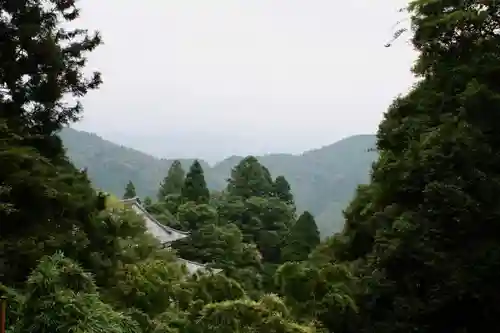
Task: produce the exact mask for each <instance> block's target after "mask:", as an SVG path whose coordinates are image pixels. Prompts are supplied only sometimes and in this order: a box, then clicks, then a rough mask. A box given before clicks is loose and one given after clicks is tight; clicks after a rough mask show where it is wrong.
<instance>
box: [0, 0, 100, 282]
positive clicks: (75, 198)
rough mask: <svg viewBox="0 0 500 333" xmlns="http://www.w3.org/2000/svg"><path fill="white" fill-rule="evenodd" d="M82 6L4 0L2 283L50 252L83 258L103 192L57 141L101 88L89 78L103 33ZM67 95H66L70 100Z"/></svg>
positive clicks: (0, 54)
mask: <svg viewBox="0 0 500 333" xmlns="http://www.w3.org/2000/svg"><path fill="white" fill-rule="evenodd" d="M78 16H79V10H78V8H77V7H76V6H75V1H72V0H69V1H56V0H37V1H34V0H33V1H27V0H22V1H0V50H1V51H0V165H1V168H0V184H2V185H1V187H2V191H0V192H1V193H0V203H1V204H0V220H1V221H2V227H1V229H2V231H1V232H0V280H1V281H2V283H7V284H14V283H19V282H21V281H24V280H25V279H26V277H27V275H28V272H29V271H30V270H32V269H33V268H34V265H35V264H36V263H37V262H38V261H39V259H40V258H41V257H42V256H43V255H44V254H52V253H54V251H55V250H61V251H64V253H66V254H67V255H68V256H69V257H71V258H75V257H76V256H79V255H83V251H82V250H83V249H84V248H85V245H84V244H85V243H87V242H88V241H89V239H88V238H87V236H88V235H89V233H90V232H89V230H85V229H88V228H90V225H91V223H90V218H91V216H92V214H93V213H94V211H95V208H96V199H97V198H96V193H95V191H93V190H92V188H91V187H90V182H89V181H88V178H87V177H86V175H85V174H84V173H81V172H79V171H77V170H76V169H75V168H74V166H73V165H72V164H71V163H69V161H68V159H67V158H66V157H65V156H64V149H63V146H62V143H61V140H60V139H59V137H58V136H57V135H56V134H57V131H58V130H60V129H61V128H62V127H63V126H65V125H68V124H69V123H71V122H73V121H75V120H76V119H77V118H78V117H79V115H80V113H81V111H82V107H81V104H80V103H79V100H80V98H81V97H83V96H84V95H85V94H86V93H87V92H88V91H89V90H92V89H95V88H98V86H99V84H100V83H101V78H100V75H99V73H94V74H91V75H90V76H86V75H85V73H84V67H85V65H86V55H87V53H88V52H91V51H92V50H94V49H95V48H96V47H97V46H98V45H99V44H100V43H101V38H100V36H99V35H98V34H95V35H90V34H89V33H88V31H87V30H85V29H82V28H81V27H75V25H74V24H73V23H72V21H74V20H75V19H77V18H78ZM63 96H64V97H65V98H64V100H63Z"/></svg>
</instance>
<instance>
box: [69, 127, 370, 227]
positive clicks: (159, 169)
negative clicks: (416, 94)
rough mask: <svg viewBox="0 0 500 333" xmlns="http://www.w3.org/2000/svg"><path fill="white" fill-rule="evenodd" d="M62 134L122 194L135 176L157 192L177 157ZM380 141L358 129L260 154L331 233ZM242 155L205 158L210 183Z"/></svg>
mask: <svg viewBox="0 0 500 333" xmlns="http://www.w3.org/2000/svg"><path fill="white" fill-rule="evenodd" d="M60 135H61V138H62V140H63V142H64V145H65V147H66V149H67V152H68V155H69V157H70V158H71V159H72V161H73V162H74V163H75V165H76V166H77V167H80V168H84V167H85V168H87V172H88V175H89V177H90V179H91V180H92V182H93V183H94V185H95V186H96V187H98V188H101V189H103V190H106V191H108V192H112V193H115V194H116V195H121V194H122V193H123V189H124V187H125V184H126V183H127V182H128V181H129V180H132V182H133V183H134V185H135V187H136V191H137V193H138V194H139V195H140V196H143V197H144V196H151V197H154V196H155V195H156V191H157V189H158V186H159V183H160V181H161V179H162V178H163V177H164V176H165V175H166V172H167V170H168V168H169V167H170V165H171V163H172V162H173V159H159V158H156V157H153V156H151V155H148V154H145V153H142V152H140V151H137V150H134V149H130V148H127V147H124V146H121V145H118V144H115V143H113V142H110V141H107V140H104V139H102V138H101V137H99V136H97V135H96V134H92V133H87V132H83V131H76V130H74V129H70V128H67V129H64V130H63V131H62V132H61V134H60ZM374 146H375V136H374V135H355V136H351V137H348V138H345V139H343V140H340V141H338V142H336V143H334V144H331V145H329V146H325V147H322V148H319V149H315V150H310V151H306V152H304V153H303V154H300V155H290V154H271V155H265V156H258V157H257V158H258V159H259V161H260V162H261V163H262V164H263V165H265V166H266V167H267V168H268V169H269V170H270V172H271V173H272V175H273V177H276V176H278V175H284V176H285V177H286V179H287V180H288V181H289V182H290V185H291V187H292V191H293V193H294V195H295V201H296V203H297V207H298V209H299V210H301V211H302V210H309V211H310V212H311V213H313V214H314V215H315V217H316V220H317V223H318V227H319V228H320V230H321V233H322V235H323V236H327V235H330V234H332V233H333V232H336V231H339V230H340V228H341V227H342V224H343V219H342V210H343V209H344V208H345V207H346V205H347V204H348V203H349V201H350V200H351V198H352V196H353V194H354V191H355V189H356V186H357V185H358V184H362V183H366V182H368V179H369V170H370V167H371V164H372V162H373V161H374V160H375V158H376V153H375V152H373V151H369V150H370V149H371V148H374ZM241 159H243V157H241V156H232V157H229V158H227V159H225V160H223V161H221V162H219V163H217V164H215V165H214V166H212V167H211V166H210V165H209V164H208V163H206V162H205V161H200V163H201V164H202V167H203V169H204V170H205V177H206V181H207V184H208V186H209V188H211V189H212V190H222V189H223V188H224V187H225V184H226V179H227V178H228V177H229V174H230V171H231V168H233V167H234V166H235V165H236V164H238V163H239V161H240V160H241ZM180 161H181V163H182V165H183V166H184V168H185V169H186V170H187V169H188V168H189V166H190V165H191V163H192V162H193V160H192V159H181V160H180Z"/></svg>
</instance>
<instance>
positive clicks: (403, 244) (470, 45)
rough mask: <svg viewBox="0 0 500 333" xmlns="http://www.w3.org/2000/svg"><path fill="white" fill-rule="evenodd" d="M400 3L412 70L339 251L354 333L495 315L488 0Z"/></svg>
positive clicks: (494, 28)
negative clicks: (351, 289)
mask: <svg viewBox="0 0 500 333" xmlns="http://www.w3.org/2000/svg"><path fill="white" fill-rule="evenodd" d="M409 10H410V13H411V21H412V27H413V29H414V37H413V39H412V43H413V45H414V47H415V48H416V49H417V50H418V51H419V52H420V55H419V57H418V60H417V62H416V65H415V67H414V72H415V73H416V74H417V75H418V76H419V77H420V79H421V80H420V82H418V84H417V85H416V86H415V87H414V88H413V89H412V90H411V91H410V92H409V93H408V94H407V95H405V96H402V97H399V98H397V99H396V100H395V101H394V103H393V104H392V105H391V107H390V108H389V111H388V112H387V113H386V115H385V117H384V120H383V121H382V123H381V124H380V126H379V131H378V134H377V139H378V142H377V148H378V150H379V153H380V157H379V159H378V161H377V162H376V163H375V165H374V166H373V170H372V176H371V183H370V184H369V185H367V186H364V187H362V188H360V189H359V190H358V193H357V197H356V199H355V200H354V201H353V203H352V204H351V205H350V207H349V208H348V209H347V210H346V226H345V232H344V236H345V238H346V239H347V241H346V244H345V245H342V246H340V248H341V249H342V252H341V253H340V256H342V257H344V258H350V260H353V263H356V265H355V266H356V267H359V272H360V273H362V274H363V275H364V276H366V279H363V281H366V283H367V285H364V284H362V285H361V286H362V287H363V288H360V290H364V292H362V293H361V295H360V296H359V297H358V298H359V299H360V300H363V302H360V308H361V316H360V317H359V318H358V322H359V323H361V327H360V328H359V329H357V330H356V331H357V332H375V333H378V332H384V333H389V332H408V331H412V330H415V329H417V330H418V331H419V332H440V331H449V332H459V331H460V332H474V331H476V330H477V328H478V327H487V326H490V325H496V322H497V321H498V316H499V315H500V309H499V308H498V307H497V304H498V302H499V301H500V296H499V295H498V293H497V292H496V291H497V290H498V288H499V287H500V285H499V283H500V282H499V281H500V246H499V245H500V232H499V231H500V229H499V224H498V223H497V221H498V220H499V217H500V210H499V205H498V200H497V199H496V198H498V197H500V172H499V170H498V165H499V163H500V155H499V154H498V153H497V152H498V151H499V150H500V122H499V121H498V112H497V111H496V110H498V108H499V107H500V98H499V97H500V87H499V85H498V82H497V80H495V79H494V78H495V77H498V75H499V74H500V68H499V66H498V59H499V57H500V48H499V47H498V45H499V41H500V35H499V28H500V20H499V19H498V12H499V10H500V3H499V2H496V1H484V2H482V4H478V2H476V1H456V2H449V1H441V0H438V1H427V0H418V1H412V2H411V3H410V6H409ZM493 198H495V199H493ZM340 256H338V257H340ZM382 304H383V306H382ZM361 318H362V319H361Z"/></svg>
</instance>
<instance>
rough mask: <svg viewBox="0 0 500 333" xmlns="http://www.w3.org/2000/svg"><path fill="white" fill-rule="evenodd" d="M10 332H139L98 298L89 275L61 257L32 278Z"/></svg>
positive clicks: (43, 264) (48, 259)
mask: <svg viewBox="0 0 500 333" xmlns="http://www.w3.org/2000/svg"><path fill="white" fill-rule="evenodd" d="M20 313H21V315H20V316H19V317H18V321H17V322H16V323H15V324H14V326H13V329H12V332H13V333H16V332H61V333H62V332H103V331H106V332H116V333H124V332H129V333H132V332H140V330H139V328H138V327H137V325H136V323H134V322H133V321H132V320H131V319H130V318H129V317H127V316H125V315H124V314H123V313H120V312H117V311H115V310H113V308H112V307H111V306H109V305H107V304H105V303H103V302H102V300H101V299H100V298H99V294H98V293H97V287H96V286H95V284H94V282H93V280H92V278H91V276H90V274H88V273H85V272H84V271H83V270H82V269H81V268H80V267H79V266H78V265H77V264H75V263H74V262H72V261H71V260H69V259H67V258H65V257H64V256H63V255H61V254H56V255H54V256H52V257H45V258H44V259H43V260H42V261H41V262H40V264H39V265H38V267H37V268H36V270H35V271H34V272H33V273H32V274H31V276H30V277H29V279H28V282H27V285H26V291H25V295H24V299H23V301H22V302H21V305H20Z"/></svg>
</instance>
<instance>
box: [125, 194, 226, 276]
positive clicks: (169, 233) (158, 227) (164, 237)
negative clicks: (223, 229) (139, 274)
mask: <svg viewBox="0 0 500 333" xmlns="http://www.w3.org/2000/svg"><path fill="white" fill-rule="evenodd" d="M121 202H122V203H123V204H124V205H125V206H129V207H131V208H132V209H133V210H134V211H135V212H136V213H137V214H138V215H141V216H142V217H143V218H144V221H145V223H146V228H147V230H148V231H149V232H150V233H151V234H152V235H153V236H154V237H156V238H157V239H158V240H159V241H160V242H161V243H162V244H163V245H168V244H170V243H172V242H174V241H177V240H180V239H184V238H186V237H189V232H185V231H180V230H177V229H174V228H171V227H168V226H166V225H163V224H161V223H160V222H159V221H158V220H156V219H155V218H154V216H153V215H151V214H150V213H149V212H148V211H147V210H146V208H144V207H143V206H142V205H141V201H140V200H139V198H137V197H135V198H131V199H123V200H121ZM178 260H179V263H180V264H181V265H184V266H186V269H187V270H188V272H189V273H191V274H194V273H195V272H198V271H212V272H214V273H218V272H220V271H221V270H220V269H211V268H209V267H207V265H204V264H201V263H197V262H194V261H190V260H186V259H182V258H178Z"/></svg>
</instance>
